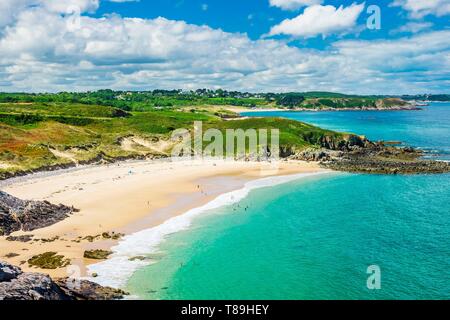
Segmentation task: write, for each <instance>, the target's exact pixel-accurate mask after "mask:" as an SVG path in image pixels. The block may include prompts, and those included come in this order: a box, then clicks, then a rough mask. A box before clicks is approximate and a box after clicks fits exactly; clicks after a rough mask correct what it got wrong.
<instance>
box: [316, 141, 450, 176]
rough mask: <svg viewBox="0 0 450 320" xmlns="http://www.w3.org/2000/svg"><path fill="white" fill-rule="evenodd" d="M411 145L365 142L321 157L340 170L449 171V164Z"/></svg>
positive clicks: (381, 171)
mask: <svg viewBox="0 0 450 320" xmlns="http://www.w3.org/2000/svg"><path fill="white" fill-rule="evenodd" d="M422 156H423V152H422V151H420V150H416V149H414V148H410V147H406V148H397V147H391V146H385V145H384V144H383V143H376V144H370V145H366V146H365V147H362V148H355V149H353V150H351V151H347V152H343V153H342V155H341V156H339V157H334V158H328V159H325V160H324V161H322V166H324V167H326V168H329V169H333V170H339V171H347V172H357V173H379V174H418V173H422V174H423V173H426V174H430V173H446V172H450V164H449V163H447V162H442V161H432V160H424V159H422Z"/></svg>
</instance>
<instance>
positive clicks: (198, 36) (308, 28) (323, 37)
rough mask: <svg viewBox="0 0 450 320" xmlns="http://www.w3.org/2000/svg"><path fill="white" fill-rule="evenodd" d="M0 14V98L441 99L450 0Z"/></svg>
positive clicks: (292, 0)
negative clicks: (222, 94) (217, 93)
mask: <svg viewBox="0 0 450 320" xmlns="http://www.w3.org/2000/svg"><path fill="white" fill-rule="evenodd" d="M371 5H377V6H378V7H379V9H380V13H381V15H380V18H381V20H380V22H381V28H379V29H369V28H368V27H367V24H366V22H367V20H368V19H369V18H370V17H371V16H372V14H371V13H368V12H367V9H368V8H369V7H370V6H371ZM0 12H1V13H0V90H1V91H60V90H70V91H82V90H95V89H99V88H105V87H108V88H113V89H127V90H128V89H129V90H151V89H155V88H181V89H194V88H199V87H209V88H219V87H221V88H225V89H233V90H249V91H258V92H260V91H306V90H328V91H341V92H348V93H376V94H378V93H379V94H384V93H392V94H402V93H420V92H449V91H450V90H449V89H450V44H449V43H450V41H449V39H450V30H449V20H450V0H433V1H429V0H379V1H365V2H364V1H348V0H345V1H336V0H244V1H243V0H240V1H239V0H226V1H225V0H209V1H208V0H140V1H132V0H60V1H57V2H56V1H53V0H2V2H1V3H0Z"/></svg>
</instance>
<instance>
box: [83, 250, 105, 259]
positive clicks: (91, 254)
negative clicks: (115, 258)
mask: <svg viewBox="0 0 450 320" xmlns="http://www.w3.org/2000/svg"><path fill="white" fill-rule="evenodd" d="M111 254H112V251H107V250H100V249H98V250H86V251H85V252H84V255H83V256H84V257H85V258H86V259H96V260H104V259H107V258H108V257H109V256H110V255H111Z"/></svg>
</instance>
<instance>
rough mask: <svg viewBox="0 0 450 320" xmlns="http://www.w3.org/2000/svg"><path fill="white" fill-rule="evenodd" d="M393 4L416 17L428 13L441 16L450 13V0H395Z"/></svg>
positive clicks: (421, 16) (418, 17)
mask: <svg viewBox="0 0 450 320" xmlns="http://www.w3.org/2000/svg"><path fill="white" fill-rule="evenodd" d="M392 6H399V7H402V8H403V9H404V10H406V11H408V12H409V14H410V16H411V17H412V18H414V19H420V18H423V17H424V16H427V15H436V16H438V17H441V16H445V15H448V14H450V0H394V2H393V3H392Z"/></svg>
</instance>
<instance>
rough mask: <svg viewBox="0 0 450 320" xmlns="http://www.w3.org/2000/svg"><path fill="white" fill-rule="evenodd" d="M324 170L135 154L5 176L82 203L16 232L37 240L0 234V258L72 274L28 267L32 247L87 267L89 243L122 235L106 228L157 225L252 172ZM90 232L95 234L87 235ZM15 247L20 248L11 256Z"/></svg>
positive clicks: (31, 192) (19, 193)
mask: <svg viewBox="0 0 450 320" xmlns="http://www.w3.org/2000/svg"><path fill="white" fill-rule="evenodd" d="M321 170H322V169H320V168H319V166H318V165H317V164H316V163H306V162H300V161H292V162H291V161H290V162H286V161H282V162H279V163H278V166H277V169H276V170H274V167H273V166H272V165H270V164H268V163H260V162H244V161H242V162H236V161H220V160H219V161H218V160H197V161H187V160H183V161H175V162H170V161H167V160H166V161H135V162H121V163H117V164H111V165H103V166H90V167H84V168H79V169H74V170H73V169H72V170H66V171H60V172H54V173H50V174H37V175H32V176H28V177H24V178H18V179H15V180H11V181H4V182H2V183H1V184H0V189H1V190H3V191H5V192H8V193H10V194H12V195H14V196H16V197H19V198H22V199H32V200H47V201H50V202H52V203H55V204H59V203H62V204H65V205H69V206H74V207H75V208H77V209H79V210H80V211H79V212H77V213H74V214H73V215H72V216H71V217H69V218H67V219H65V220H64V221H61V222H59V223H57V224H54V225H52V226H50V227H47V228H42V229H38V230H35V231H32V232H26V233H25V232H22V231H20V232H15V233H13V234H12V235H13V236H18V235H23V234H32V235H33V236H34V238H33V239H34V241H29V242H25V243H24V242H18V241H7V240H6V239H5V238H6V237H1V238H0V259H2V260H7V261H8V262H10V263H13V264H16V265H20V266H21V268H22V269H23V270H25V271H35V272H43V273H48V274H50V275H51V276H53V277H64V276H67V275H68V274H67V269H66V268H59V269H54V270H48V269H45V270H42V269H38V268H30V267H29V266H28V263H27V262H26V261H27V260H28V259H29V258H30V257H32V256H34V255H37V254H41V253H44V252H50V251H53V252H57V253H58V254H60V255H63V256H64V257H66V258H68V259H70V260H71V263H72V264H74V265H78V266H79V267H80V268H81V272H82V275H86V268H85V267H86V266H87V265H89V264H92V263H96V262H98V261H99V260H90V259H85V258H83V253H84V251H85V250H91V249H108V248H110V247H111V246H113V245H114V244H116V243H117V241H120V240H111V239H103V238H102V237H101V235H102V233H104V232H108V233H112V232H115V233H120V234H125V235H127V234H131V233H134V232H137V231H140V230H143V229H147V228H151V227H154V226H157V225H159V224H161V223H163V222H164V221H166V220H168V219H170V218H171V217H174V216H177V215H180V214H182V213H184V212H186V211H187V210H189V209H192V208H195V207H198V206H201V205H204V204H206V203H208V202H209V201H211V200H212V199H214V198H215V197H217V196H218V195H220V194H222V193H225V192H229V191H233V190H236V189H239V188H241V187H242V186H243V185H244V184H245V183H246V182H248V181H250V180H253V179H258V178H262V177H267V176H274V175H289V174H297V173H309V172H318V171H321ZM89 236H92V237H96V236H97V238H96V239H95V240H93V241H89V239H83V238H85V237H89ZM42 240H44V241H42ZM11 254H16V255H17V256H14V257H10V258H7V257H6V256H8V255H9V256H12V255H11Z"/></svg>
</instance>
